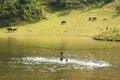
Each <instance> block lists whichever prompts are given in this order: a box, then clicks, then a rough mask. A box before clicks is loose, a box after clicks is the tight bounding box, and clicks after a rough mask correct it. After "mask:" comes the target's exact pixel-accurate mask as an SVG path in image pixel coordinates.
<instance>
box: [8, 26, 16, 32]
mask: <svg viewBox="0 0 120 80" xmlns="http://www.w3.org/2000/svg"><path fill="white" fill-rule="evenodd" d="M7 30H8V32H14V31H17V28H10V27H9V28H7Z"/></svg>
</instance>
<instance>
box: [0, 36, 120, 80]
mask: <svg viewBox="0 0 120 80" xmlns="http://www.w3.org/2000/svg"><path fill="white" fill-rule="evenodd" d="M61 51H62V52H64V60H63V61H60V59H59V57H60V52H61ZM65 59H68V61H67V62H66V60H65ZM0 80H120V43H119V42H107V41H94V40H92V39H91V38H90V37H77V38H69V37H59V38H50V37H49V38H41V39H37V38H32V39H31V38H28V37H27V38H25V39H18V38H13V37H10V36H8V37H4V38H3V37H1V38H0Z"/></svg>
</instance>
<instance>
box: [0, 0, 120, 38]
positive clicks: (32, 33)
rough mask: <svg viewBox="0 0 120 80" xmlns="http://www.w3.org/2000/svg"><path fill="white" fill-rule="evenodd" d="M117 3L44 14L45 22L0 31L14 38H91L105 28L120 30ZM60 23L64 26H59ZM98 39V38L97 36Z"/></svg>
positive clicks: (104, 30)
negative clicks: (11, 30)
mask: <svg viewBox="0 0 120 80" xmlns="http://www.w3.org/2000/svg"><path fill="white" fill-rule="evenodd" d="M116 4H117V2H113V3H110V4H108V5H106V6H104V7H103V8H99V9H93V10H64V11H59V12H55V13H46V17H47V19H46V20H41V21H40V22H37V23H35V24H28V25H23V26H12V28H16V27H17V31H14V32H8V31H7V30H6V28H3V29H1V30H0V33H1V35H2V36H4V35H12V36H15V37H23V36H24V37H25V36H29V37H38V36H40V37H52V36H57V37H60V36H64V37H65V36H69V37H71V38H72V37H73V36H74V37H80V36H87V37H91V38H92V37H93V36H95V35H97V34H100V33H103V32H106V31H108V30H106V27H108V28H109V30H110V31H113V30H114V29H115V28H117V30H119V29H120V23H119V21H120V17H119V16H116V14H117V13H116V10H115V8H116ZM89 16H91V17H96V18H97V20H95V21H88V19H89ZM61 21H66V24H63V25H61ZM97 37H98V36H97Z"/></svg>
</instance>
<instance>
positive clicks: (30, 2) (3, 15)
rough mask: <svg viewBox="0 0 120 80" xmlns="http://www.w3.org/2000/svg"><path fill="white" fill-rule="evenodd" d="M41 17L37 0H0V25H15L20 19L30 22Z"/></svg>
mask: <svg viewBox="0 0 120 80" xmlns="http://www.w3.org/2000/svg"><path fill="white" fill-rule="evenodd" d="M42 17H43V13H42V10H41V7H40V5H39V2H38V1H37V0H0V26H11V25H16V24H18V23H19V22H21V21H26V22H29V23H32V22H36V21H38V20H40V19H41V18H42Z"/></svg>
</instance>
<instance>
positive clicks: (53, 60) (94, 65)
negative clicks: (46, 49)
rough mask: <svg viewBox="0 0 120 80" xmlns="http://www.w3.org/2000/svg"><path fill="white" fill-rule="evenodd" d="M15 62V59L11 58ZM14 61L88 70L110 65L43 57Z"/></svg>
mask: <svg viewBox="0 0 120 80" xmlns="http://www.w3.org/2000/svg"><path fill="white" fill-rule="evenodd" d="M12 59H14V60H15V58H12ZM16 60H21V61H22V63H23V64H40V63H42V62H45V63H57V64H73V65H77V67H79V66H85V67H89V68H99V67H110V64H109V63H107V62H105V61H95V62H94V61H81V60H77V59H68V61H67V62H66V60H63V61H60V59H59V58H44V57H23V58H20V59H16Z"/></svg>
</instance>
